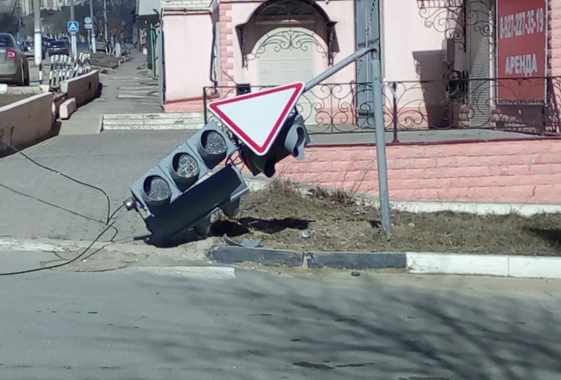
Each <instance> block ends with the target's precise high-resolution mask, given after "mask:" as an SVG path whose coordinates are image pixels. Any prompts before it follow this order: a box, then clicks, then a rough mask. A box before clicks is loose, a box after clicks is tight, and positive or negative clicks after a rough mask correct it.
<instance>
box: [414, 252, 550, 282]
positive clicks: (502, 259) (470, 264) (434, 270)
mask: <svg viewBox="0 0 561 380" xmlns="http://www.w3.org/2000/svg"><path fill="white" fill-rule="evenodd" d="M406 256H407V269H408V271H409V272H410V273H426V274H463V275H470V274H471V275H484V276H499V277H523V278H561V257H546V256H518V255H470V254H453V253H452V254H439V253H419V252H408V253H406Z"/></svg>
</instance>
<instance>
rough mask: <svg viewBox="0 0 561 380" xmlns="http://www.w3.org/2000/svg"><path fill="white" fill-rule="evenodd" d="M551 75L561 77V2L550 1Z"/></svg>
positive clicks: (549, 55) (549, 53) (549, 52)
mask: <svg viewBox="0 0 561 380" xmlns="http://www.w3.org/2000/svg"><path fill="white" fill-rule="evenodd" d="M548 21H549V44H548V50H549V51H548V57H549V59H548V62H549V74H550V75H553V76H559V75H561V1H559V0H550V1H549V17H548Z"/></svg>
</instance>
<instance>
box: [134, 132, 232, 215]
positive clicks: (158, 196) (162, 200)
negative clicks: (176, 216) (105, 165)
mask: <svg viewBox="0 0 561 380" xmlns="http://www.w3.org/2000/svg"><path fill="white" fill-rule="evenodd" d="M237 149H238V147H237V146H236V145H234V143H233V141H232V140H231V139H230V137H229V136H228V134H227V133H226V132H224V130H223V129H222V128H220V127H219V126H218V124H216V122H214V121H211V122H210V123H209V124H207V125H206V126H205V127H204V128H203V129H202V130H200V131H198V132H197V133H196V134H195V135H193V137H191V138H190V139H189V140H188V141H187V142H185V143H184V144H182V145H180V146H179V147H178V148H177V149H176V150H174V151H173V152H172V153H171V154H169V155H168V156H167V157H166V158H164V159H163V160H162V161H160V163H159V164H157V165H156V166H154V167H153V168H152V169H150V171H149V172H147V173H146V174H145V175H144V176H142V177H141V178H140V179H138V180H137V181H136V182H135V183H134V184H133V185H132V186H131V192H132V194H133V196H134V197H135V199H136V200H137V201H138V202H139V203H140V204H141V205H142V208H143V209H145V210H146V211H148V212H149V213H150V214H153V215H155V214H157V213H158V212H159V210H160V209H161V208H162V207H164V206H166V205H169V204H172V203H174V202H175V201H176V200H177V199H178V198H179V197H181V196H182V195H183V193H184V192H185V191H187V190H188V189H189V188H190V187H192V186H193V185H194V184H195V183H197V182H198V181H200V180H201V179H203V178H205V176H207V175H208V174H209V173H210V172H211V170H212V169H214V168H215V167H216V166H217V165H218V164H219V163H220V162H221V161H223V160H224V159H225V158H227V157H229V156H231V155H232V154H233V153H234V152H235V151H236V150H237Z"/></svg>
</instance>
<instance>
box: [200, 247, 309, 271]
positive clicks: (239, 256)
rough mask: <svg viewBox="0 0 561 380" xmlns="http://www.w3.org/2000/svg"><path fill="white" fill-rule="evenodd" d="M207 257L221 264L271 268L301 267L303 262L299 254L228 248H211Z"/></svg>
mask: <svg viewBox="0 0 561 380" xmlns="http://www.w3.org/2000/svg"><path fill="white" fill-rule="evenodd" d="M208 257H209V258H210V259H211V260H214V261H216V262H219V263H221V264H230V265H231V264H237V263H243V262H254V263H259V264H263V265H265V266H272V267H280V266H287V267H301V266H302V264H303V262H304V254H303V253H300V252H295V251H280V250H274V249H263V248H250V249H248V248H244V247H230V246H212V247H211V249H210V251H209V252H208Z"/></svg>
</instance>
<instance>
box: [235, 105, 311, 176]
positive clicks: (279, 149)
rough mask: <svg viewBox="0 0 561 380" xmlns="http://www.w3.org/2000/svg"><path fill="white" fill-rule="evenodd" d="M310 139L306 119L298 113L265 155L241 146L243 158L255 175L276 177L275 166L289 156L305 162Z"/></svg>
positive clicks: (289, 118) (290, 118)
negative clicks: (305, 123)
mask: <svg viewBox="0 0 561 380" xmlns="http://www.w3.org/2000/svg"><path fill="white" fill-rule="evenodd" d="M309 142H310V137H309V135H308V131H307V129H306V126H305V125H304V118H303V117H302V115H300V114H299V113H297V112H294V113H293V114H292V115H291V116H289V117H288V118H287V119H286V121H285V123H284V125H283V126H282V128H281V131H280V132H279V134H278V136H277V138H276V139H275V142H274V143H273V146H272V147H271V149H270V150H269V151H268V152H267V153H266V154H265V155H262V156H260V155H257V154H256V153H255V152H254V151H253V150H252V149H250V148H249V147H248V146H246V145H245V144H242V145H241V156H242V159H243V161H244V162H245V164H246V165H247V167H248V168H249V170H251V172H252V173H253V175H257V174H259V173H263V174H265V175H266V176H267V177H269V178H270V177H273V176H274V175H275V172H276V171H275V164H276V163H277V162H279V161H281V160H283V159H284V158H286V157H287V156H289V155H292V156H294V157H296V159H297V160H303V159H304V157H305V154H304V148H305V147H306V146H307V145H308V144H309Z"/></svg>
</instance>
